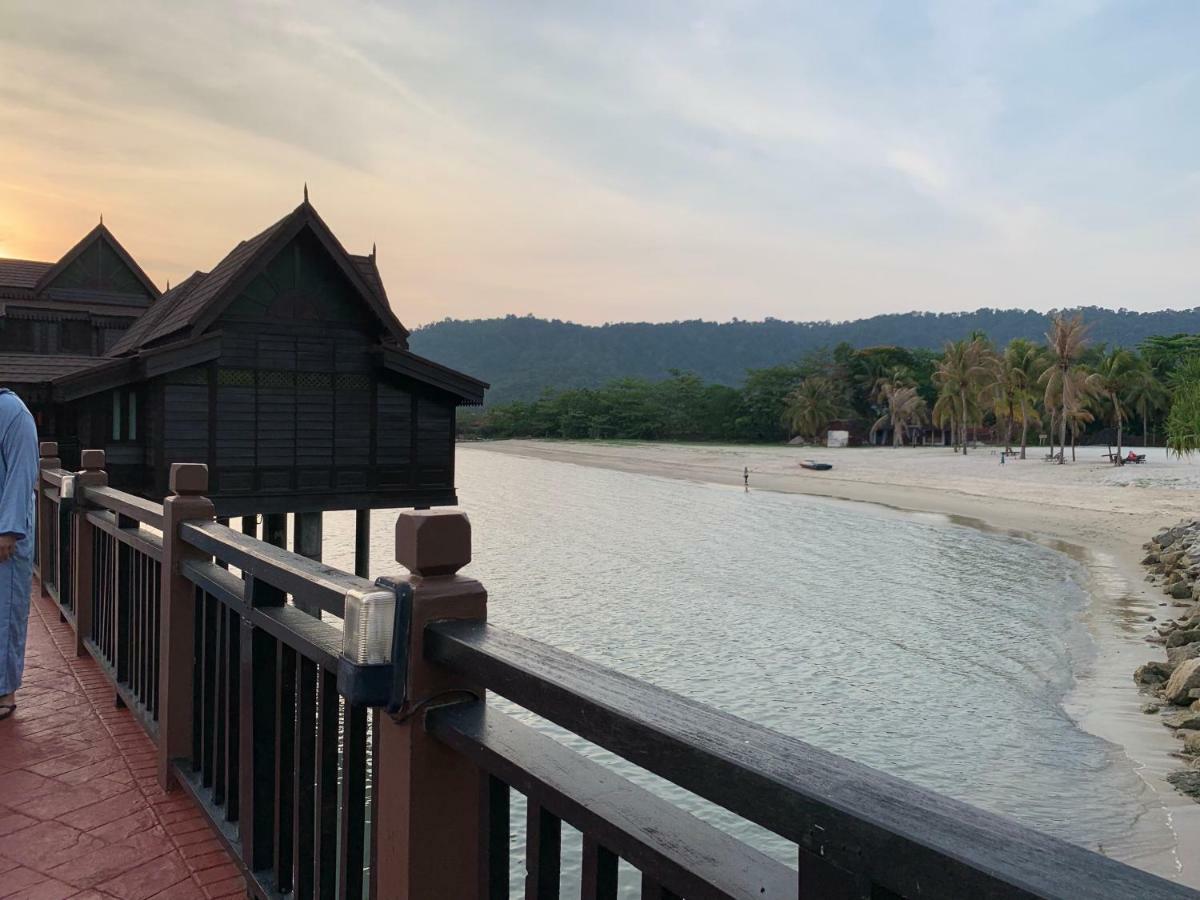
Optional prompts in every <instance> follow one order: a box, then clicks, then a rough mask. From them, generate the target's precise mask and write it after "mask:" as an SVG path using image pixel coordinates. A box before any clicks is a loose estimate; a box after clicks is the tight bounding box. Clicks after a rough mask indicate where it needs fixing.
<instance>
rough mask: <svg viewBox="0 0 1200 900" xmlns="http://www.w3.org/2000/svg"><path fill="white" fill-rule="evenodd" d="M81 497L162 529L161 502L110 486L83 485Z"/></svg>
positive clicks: (92, 503) (144, 523)
mask: <svg viewBox="0 0 1200 900" xmlns="http://www.w3.org/2000/svg"><path fill="white" fill-rule="evenodd" d="M80 493H81V494H82V496H83V499H84V500H86V501H87V502H88V503H90V504H91V505H92V506H98V507H100V508H101V509H107V510H109V511H110V512H114V513H118V514H119V515H122V516H125V517H126V518H130V519H136V520H137V521H139V522H141V523H142V524H143V525H149V526H150V527H151V528H155V529H157V530H159V531H162V524H163V508H162V504H161V503H155V502H154V501H152V500H146V499H145V498H143V497H138V496H136V495H134V494H127V493H125V492H124V491H118V490H117V489H116V488H110V487H84V488H82V489H81V490H80Z"/></svg>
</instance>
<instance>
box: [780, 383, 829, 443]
mask: <svg viewBox="0 0 1200 900" xmlns="http://www.w3.org/2000/svg"><path fill="white" fill-rule="evenodd" d="M785 403H786V406H785V408H784V412H783V423H784V425H786V426H787V427H788V428H789V429H791V431H792V433H793V434H799V435H800V436H801V437H803V438H804V439H805V440H812V441H817V440H819V439H820V435H821V432H822V431H824V430H825V428H826V426H828V425H829V423H830V422H831V421H833V420H834V419H836V418H837V416H838V412H839V408H840V403H839V397H838V389H837V385H835V384H834V383H833V380H832V379H830V378H827V377H826V376H824V375H812V376H809V377H808V378H805V379H804V380H803V381H802V382H800V384H799V385H797V386H796V388H795V390H793V391H792V392H791V393H790V394H788V395H787V398H786V400H785Z"/></svg>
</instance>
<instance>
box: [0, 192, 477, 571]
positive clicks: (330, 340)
mask: <svg viewBox="0 0 1200 900" xmlns="http://www.w3.org/2000/svg"><path fill="white" fill-rule="evenodd" d="M0 297H2V302H3V304H4V310H3V314H0V384H3V385H6V386H9V387H11V388H13V389H14V390H15V391H16V392H17V393H18V394H20V395H21V396H22V397H23V398H24V399H25V400H26V402H27V403H28V404H29V405H30V407H31V408H32V409H33V410H34V412H35V414H36V416H37V418H38V424H39V428H40V430H41V433H42V437H43V438H45V439H48V440H55V441H57V442H58V444H59V447H60V452H61V453H62V456H63V460H64V465H65V466H67V467H68V468H75V467H78V465H79V463H78V451H79V448H81V447H94V448H103V449H104V451H105V454H106V459H107V460H108V468H109V474H110V478H111V479H112V484H113V486H114V487H118V488H121V489H123V490H127V491H131V492H134V493H137V494H141V495H142V496H145V497H147V498H150V499H161V498H162V497H163V496H164V494H165V493H166V491H167V477H168V473H169V471H170V467H171V464H172V463H177V462H202V463H207V465H208V467H209V472H210V486H211V494H212V500H213V502H214V503H215V505H216V510H217V514H218V515H219V516H221V517H230V516H256V515H258V514H267V515H268V519H270V518H271V517H272V515H274V516H279V515H281V514H285V513H298V514H309V513H319V512H321V511H323V510H329V509H358V510H362V511H364V514H365V511H366V510H369V509H372V508H380V507H428V506H435V505H445V504H453V503H455V502H456V497H455V490H454V430H455V411H456V409H457V407H458V406H459V405H462V404H477V403H480V402H481V401H482V399H483V392H484V390H485V389H486V387H487V386H486V385H485V384H483V383H482V382H480V381H477V380H476V379H474V378H471V377H469V376H466V375H463V374H461V373H459V372H455V371H453V370H451V369H447V368H445V367H444V366H440V365H438V364H436V363H433V362H430V361H429V360H426V359H423V358H421V357H419V356H416V355H415V354H413V353H411V352H410V351H409V350H408V331H407V330H406V329H405V327H404V326H403V325H402V324H401V323H400V321H399V320H398V319H397V318H396V316H395V314H394V313H393V312H392V309H391V306H390V304H389V302H388V297H387V293H386V290H385V289H384V286H383V282H382V280H381V278H380V275H379V270H378V268H377V267H376V265H375V256H374V251H372V254H371V255H370V256H356V255H352V254H350V253H348V252H347V251H346V250H345V249H344V248H343V247H342V245H341V244H340V243H339V242H338V240H337V238H336V237H335V236H334V235H333V233H332V232H331V231H330V230H329V228H328V227H327V226H326V225H325V223H324V221H323V220H322V219H321V217H320V216H319V215H318V214H317V212H316V210H315V209H313V207H312V206H311V205H310V204H309V203H308V200H307V199H305V201H304V202H303V203H302V204H301V205H300V206H298V207H297V208H296V209H295V210H293V211H292V212H291V213H289V214H288V215H287V216H285V217H284V218H282V219H281V220H279V221H278V222H276V223H275V224H274V225H272V226H271V227H269V228H267V229H266V230H265V231H263V232H261V233H260V234H258V235H255V236H254V237H252V238H250V239H249V240H245V241H242V242H241V243H239V244H238V245H237V246H236V247H235V248H234V249H233V250H232V251H230V252H229V254H228V255H226V256H225V258H224V259H222V260H221V261H220V262H219V263H218V264H217V265H216V266H215V267H213V269H212V270H211V271H209V272H195V273H194V274H192V275H191V276H190V277H188V278H187V279H185V280H184V281H182V282H181V283H179V284H177V285H175V286H174V287H173V288H171V289H170V290H169V291H167V292H166V293H165V294H162V295H161V296H160V295H159V293H158V291H157V289H156V288H155V287H154V285H153V284H152V283H151V282H150V281H149V279H148V278H146V276H145V274H144V273H143V272H142V270H141V269H140V268H139V267H138V266H137V263H136V262H134V261H133V259H132V257H130V256H129V254H128V253H126V252H125V250H124V249H123V248H122V247H121V246H120V244H119V243H118V242H117V241H116V239H115V238H114V237H113V236H112V234H111V233H110V232H109V231H108V230H107V229H106V228H105V227H104V226H103V225H100V226H98V227H97V228H96V229H95V230H93V231H92V232H91V233H90V234H89V235H88V236H87V237H85V238H84V239H83V240H82V241H81V242H80V243H79V244H78V245H77V246H76V247H75V248H73V249H72V251H71V252H70V253H68V254H67V255H66V256H65V257H64V258H63V259H62V260H60V261H59V262H58V263H54V264H51V263H32V262H25V261H15V260H3V261H0ZM310 524H311V523H310ZM311 527H315V529H316V536H317V538H319V530H320V523H319V517H318V519H317V521H316V524H315V526H311ZM266 529H267V533H271V532H272V529H273V530H274V532H275V533H277V534H278V533H281V531H282V526H281V525H280V524H279V523H278V522H274V523H272V522H270V521H268V522H267V524H266ZM300 531H301V526H300V525H299V524H298V525H297V542H298V543H301V542H303V540H302V538H301V537H300ZM311 537H312V535H309V538H310V539H311ZM310 542H311V540H310ZM316 547H317V548H319V540H318V541H317V544H316ZM319 552H320V551H319V549H316V550H315V553H314V555H317V554H319Z"/></svg>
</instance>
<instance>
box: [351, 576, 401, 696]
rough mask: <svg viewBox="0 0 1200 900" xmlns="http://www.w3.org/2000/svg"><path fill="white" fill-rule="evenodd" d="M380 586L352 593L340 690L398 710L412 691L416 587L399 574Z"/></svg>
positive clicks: (381, 579) (385, 580) (387, 579)
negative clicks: (411, 631)
mask: <svg viewBox="0 0 1200 900" xmlns="http://www.w3.org/2000/svg"><path fill="white" fill-rule="evenodd" d="M376 586H377V588H378V590H371V591H358V590H354V591H349V592H347V594H346V609H345V617H344V618H343V620H342V658H341V659H340V660H339V661H338V692H339V693H341V694H342V695H343V696H344V697H345V698H346V702H348V703H355V704H358V705H361V706H385V707H387V709H388V711H389V712H395V711H396V710H398V709H400V707H401V706H402V705H403V704H404V700H405V698H406V697H407V694H408V690H407V689H408V640H409V623H410V621H411V617H412V586H411V585H410V584H409V583H408V582H407V581H400V580H398V579H393V578H380V579H379V580H378V581H377V582H376Z"/></svg>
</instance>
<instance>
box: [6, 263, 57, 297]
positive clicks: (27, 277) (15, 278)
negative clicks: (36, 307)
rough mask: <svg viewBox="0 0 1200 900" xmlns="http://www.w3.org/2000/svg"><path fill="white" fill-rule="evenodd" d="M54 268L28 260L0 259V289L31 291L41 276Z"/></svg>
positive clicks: (52, 265) (50, 264) (48, 264)
mask: <svg viewBox="0 0 1200 900" xmlns="http://www.w3.org/2000/svg"><path fill="white" fill-rule="evenodd" d="M53 268H54V263H48V262H34V261H33V260H29V259H0V289H3V288H16V289H17V290H22V291H31V290H33V288H34V287H35V286H36V285H37V283H38V282H39V281H41V279H42V276H43V275H45V274H46V273H47V272H49V271H50V270H51V269H53Z"/></svg>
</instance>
